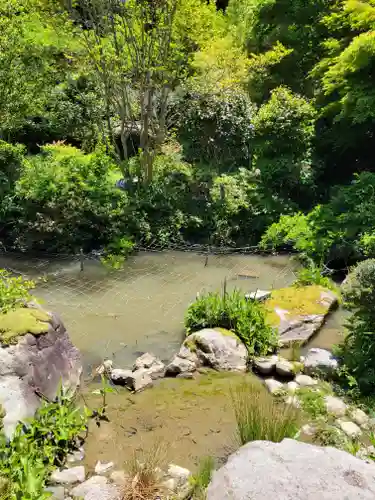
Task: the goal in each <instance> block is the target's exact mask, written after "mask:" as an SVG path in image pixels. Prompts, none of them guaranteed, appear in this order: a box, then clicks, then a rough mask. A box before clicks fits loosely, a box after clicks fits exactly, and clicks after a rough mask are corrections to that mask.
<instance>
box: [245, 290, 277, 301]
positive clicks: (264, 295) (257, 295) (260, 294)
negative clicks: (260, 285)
mask: <svg viewBox="0 0 375 500" xmlns="http://www.w3.org/2000/svg"><path fill="white" fill-rule="evenodd" d="M270 296H271V292H270V291H268V290H257V291H256V292H250V293H247V294H246V295H245V297H246V298H247V299H248V300H257V301H259V302H262V301H263V300H266V299H268V297H270Z"/></svg>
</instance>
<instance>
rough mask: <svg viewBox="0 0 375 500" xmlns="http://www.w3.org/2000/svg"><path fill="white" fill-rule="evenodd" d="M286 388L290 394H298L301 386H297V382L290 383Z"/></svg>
mask: <svg viewBox="0 0 375 500" xmlns="http://www.w3.org/2000/svg"><path fill="white" fill-rule="evenodd" d="M286 387H287V391H288V392H289V394H294V393H295V392H296V390H297V389H298V387H299V385H298V384H297V382H294V381H292V382H288V383H287V384H286Z"/></svg>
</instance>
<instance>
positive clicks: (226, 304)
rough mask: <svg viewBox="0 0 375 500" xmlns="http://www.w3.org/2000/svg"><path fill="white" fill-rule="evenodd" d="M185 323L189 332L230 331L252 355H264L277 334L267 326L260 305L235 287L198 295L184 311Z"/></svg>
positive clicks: (273, 346)
mask: <svg viewBox="0 0 375 500" xmlns="http://www.w3.org/2000/svg"><path fill="white" fill-rule="evenodd" d="M185 326H186V329H187V332H188V333H191V332H194V331H197V330H200V329H202V328H212V327H220V328H225V329H227V330H231V331H233V332H234V333H235V334H236V335H237V336H238V337H239V338H240V339H241V340H242V342H243V343H244V344H245V346H246V348H247V350H248V352H249V354H250V355H251V356H253V355H254V356H257V355H264V354H267V353H269V352H272V351H273V350H274V349H275V348H276V346H277V334H276V332H275V331H274V330H273V328H271V327H270V326H268V325H267V323H266V319H265V311H264V308H263V306H262V305H261V304H259V303H258V302H256V301H250V300H247V299H246V298H245V296H244V295H243V294H242V293H241V292H239V291H238V290H234V291H233V292H231V293H226V292H224V293H223V294H221V293H208V294H207V295H202V296H201V297H198V298H197V300H196V301H195V302H194V303H193V304H191V305H190V306H189V308H188V310H187V312H186V315H185Z"/></svg>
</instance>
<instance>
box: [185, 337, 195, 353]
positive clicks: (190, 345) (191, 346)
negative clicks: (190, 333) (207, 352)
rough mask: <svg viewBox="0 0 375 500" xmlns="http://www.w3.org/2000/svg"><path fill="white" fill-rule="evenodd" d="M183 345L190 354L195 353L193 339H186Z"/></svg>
mask: <svg viewBox="0 0 375 500" xmlns="http://www.w3.org/2000/svg"><path fill="white" fill-rule="evenodd" d="M184 345H185V346H186V347H187V348H188V349H189V350H190V351H191V352H196V350H197V346H196V344H195V342H194V339H192V338H189V337H188V338H187V339H186V340H185V342H184Z"/></svg>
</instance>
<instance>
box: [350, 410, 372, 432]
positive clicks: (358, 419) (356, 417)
mask: <svg viewBox="0 0 375 500" xmlns="http://www.w3.org/2000/svg"><path fill="white" fill-rule="evenodd" d="M350 418H351V419H352V420H353V421H354V422H355V423H356V424H358V425H359V426H361V427H362V426H366V425H367V424H368V422H369V420H370V419H369V417H368V415H366V413H365V412H364V411H362V410H360V409H359V408H355V409H354V410H352V411H351V412H350Z"/></svg>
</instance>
